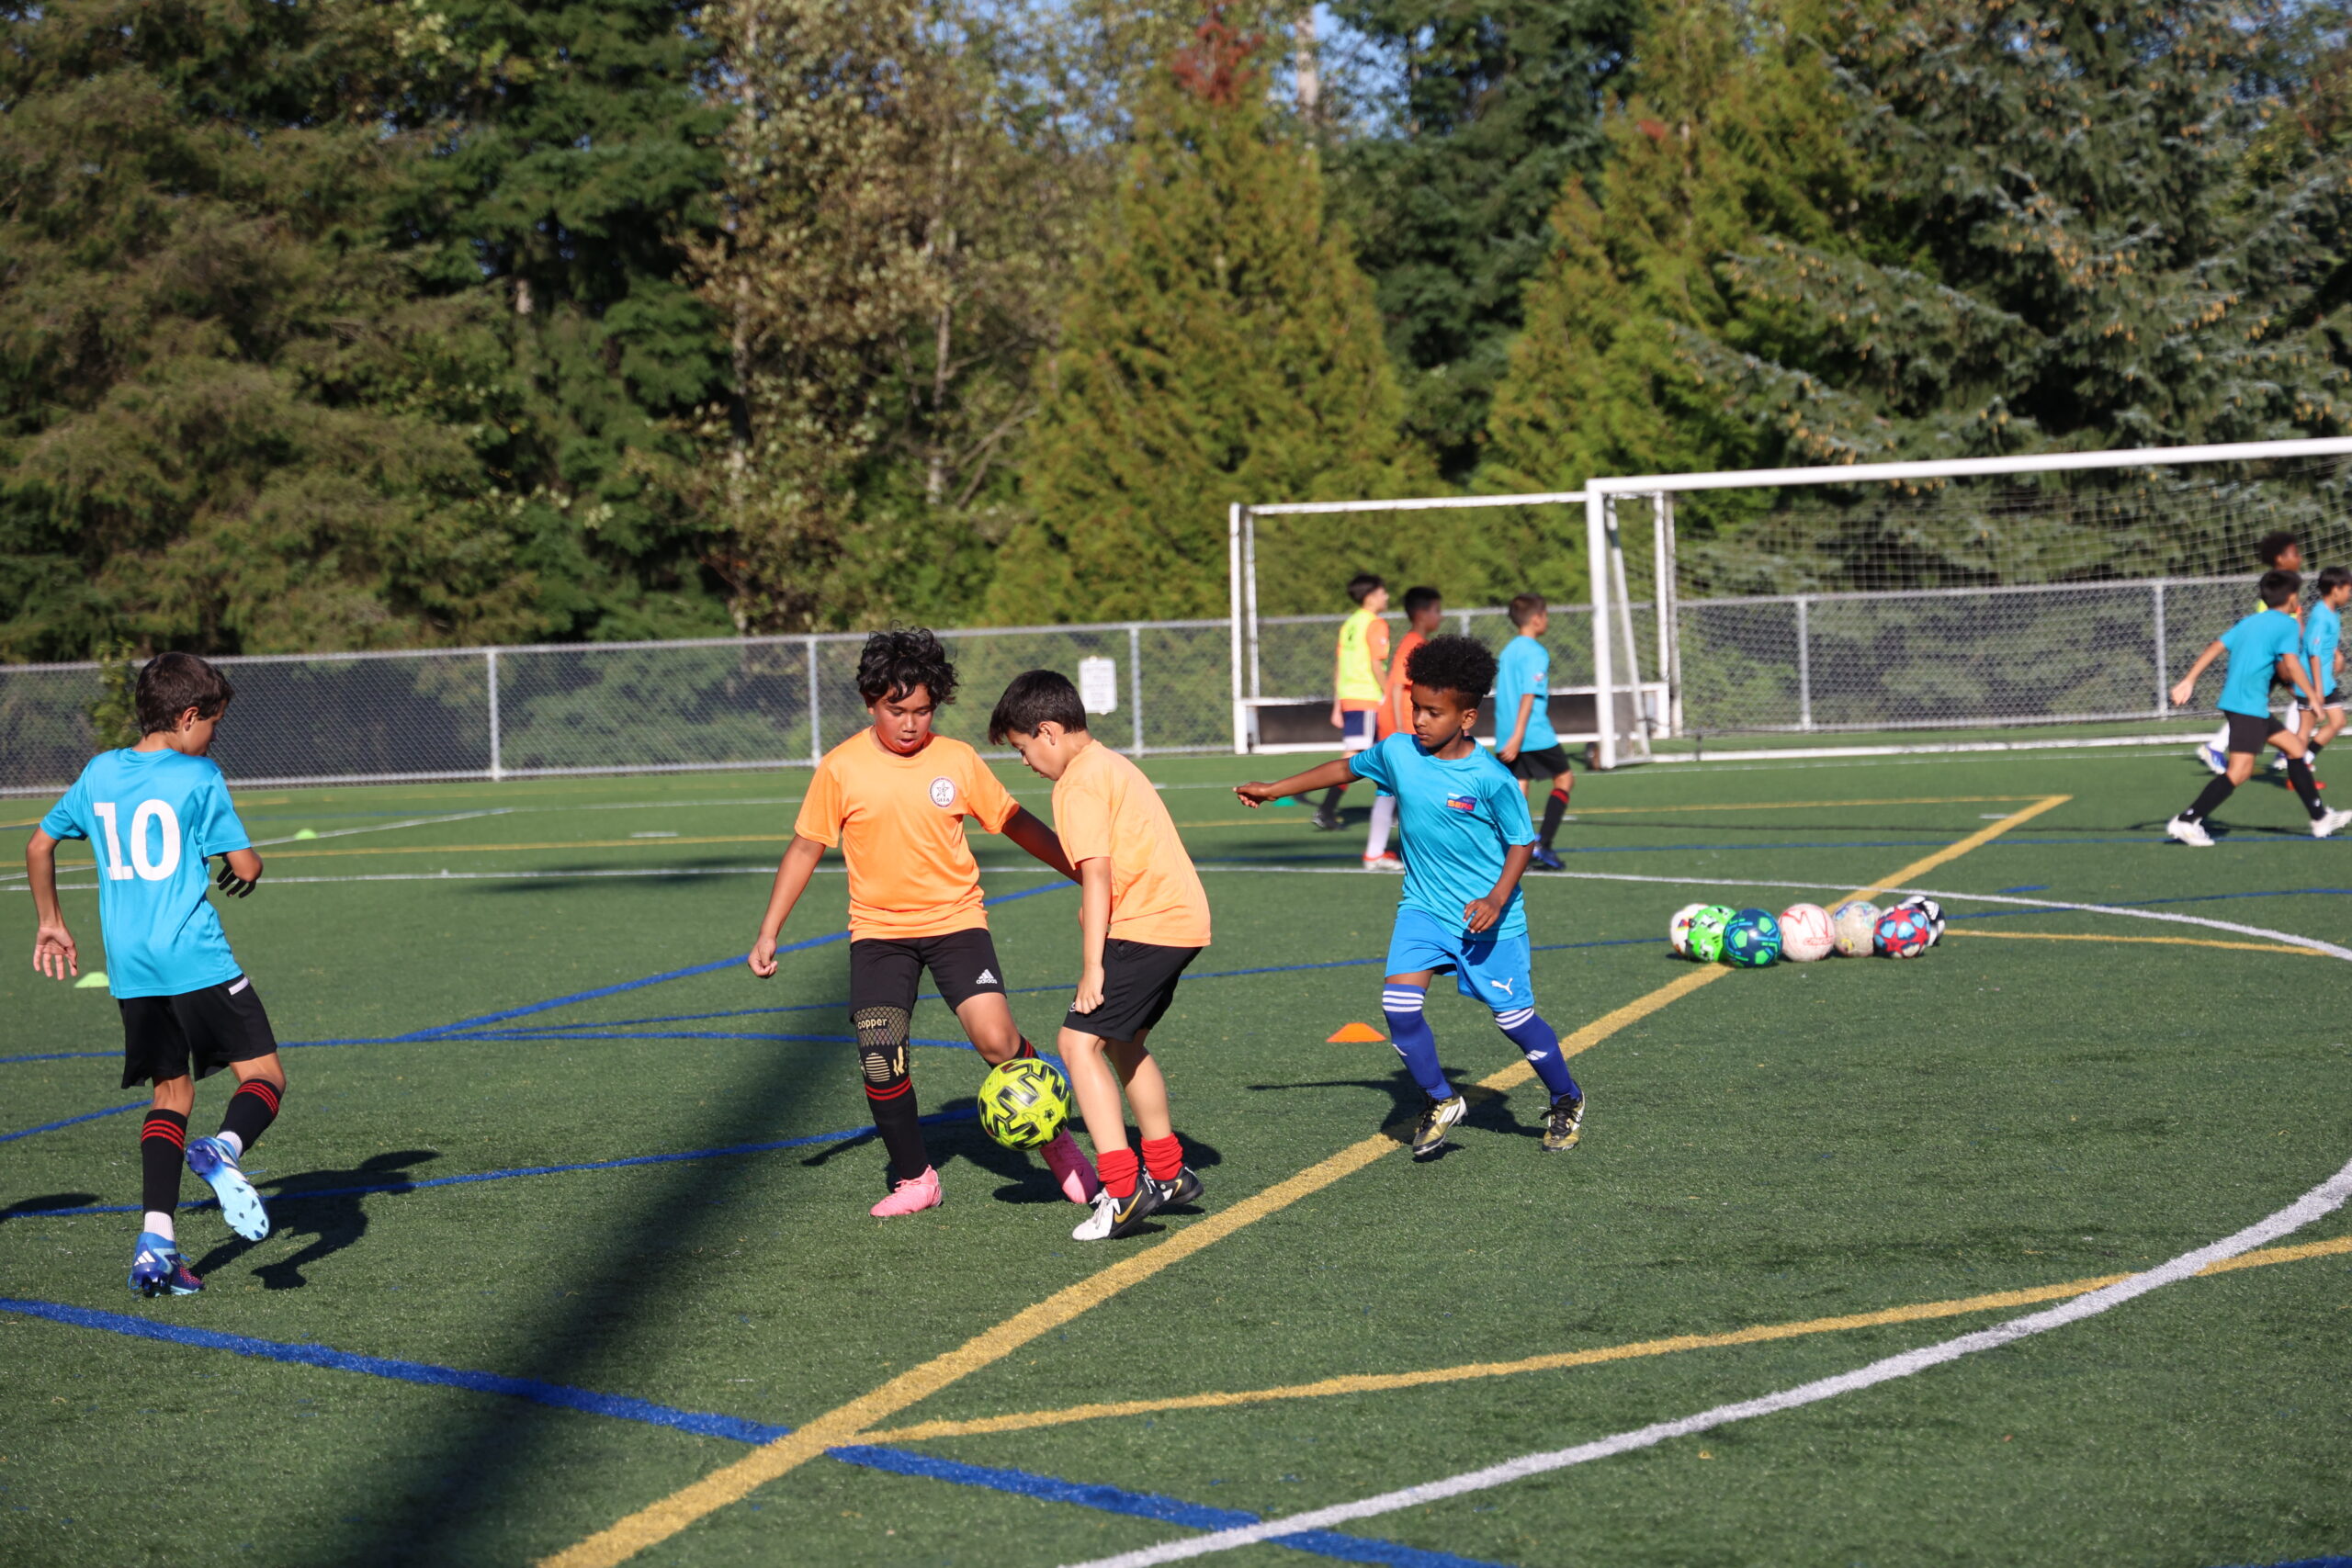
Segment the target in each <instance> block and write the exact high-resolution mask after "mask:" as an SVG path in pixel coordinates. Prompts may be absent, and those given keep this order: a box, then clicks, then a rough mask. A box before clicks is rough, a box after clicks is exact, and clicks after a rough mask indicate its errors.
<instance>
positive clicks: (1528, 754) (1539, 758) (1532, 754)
mask: <svg viewBox="0 0 2352 1568" xmlns="http://www.w3.org/2000/svg"><path fill="white" fill-rule="evenodd" d="M1504 739H1510V737H1508V736H1506V737H1504ZM1509 766H1510V773H1511V777H1513V778H1518V779H1556V778H1558V777H1559V776H1560V775H1561V774H1562V773H1566V772H1567V771H1568V754H1567V752H1566V750H1564V749H1563V748H1561V747H1559V746H1557V745H1553V746H1546V747H1544V750H1541V751H1521V753H1520V754H1519V756H1518V757H1517V758H1516V759H1515V760H1513V761H1511V762H1510V764H1509Z"/></svg>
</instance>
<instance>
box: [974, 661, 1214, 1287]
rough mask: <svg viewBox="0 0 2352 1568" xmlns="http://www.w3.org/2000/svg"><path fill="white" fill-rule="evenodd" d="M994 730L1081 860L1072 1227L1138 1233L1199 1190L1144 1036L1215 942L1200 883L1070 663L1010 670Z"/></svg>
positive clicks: (1066, 1040) (1070, 1040)
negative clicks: (1092, 1180) (1132, 1126)
mask: <svg viewBox="0 0 2352 1568" xmlns="http://www.w3.org/2000/svg"><path fill="white" fill-rule="evenodd" d="M989 739H990V740H991V741H1006V740H1009V741H1011V742H1012V748H1013V750H1016V751H1018V752H1020V753H1021V760H1022V761H1024V762H1026V763H1028V764H1029V766H1030V767H1031V768H1032V769H1034V770H1035V771H1036V772H1037V773H1041V774H1043V775H1044V776H1045V777H1046V778H1049V779H1051V780H1053V781H1054V822H1055V824H1056V826H1057V828H1058V829H1059V830H1060V833H1061V843H1062V849H1063V850H1064V852H1066V853H1068V854H1069V858H1070V862H1071V863H1072V864H1074V865H1075V866H1077V868H1078V886H1079V940H1080V951H1081V953H1082V956H1083V967H1082V968H1081V969H1080V974H1079V980H1078V996H1077V998H1075V999H1074V1001H1073V1002H1072V1003H1071V1006H1070V1010H1069V1017H1068V1018H1067V1019H1065V1020H1064V1021H1063V1022H1062V1032H1061V1039H1060V1042H1059V1044H1060V1049H1061V1055H1062V1060H1063V1061H1064V1062H1066V1063H1068V1064H1069V1077H1070V1087H1071V1089H1074V1090H1075V1091H1076V1092H1077V1096H1078V1109H1079V1112H1080V1114H1081V1115H1083V1116H1084V1117H1085V1118H1086V1134H1087V1136H1088V1137H1089V1138H1091V1139H1092V1140H1093V1143H1094V1159H1095V1163H1096V1164H1097V1165H1098V1166H1099V1167H1101V1168H1102V1172H1103V1191H1102V1193H1101V1195H1100V1196H1098V1197H1097V1198H1096V1199H1095V1200H1094V1213H1093V1214H1092V1216H1091V1217H1090V1218H1089V1219H1087V1220H1086V1221H1085V1222H1084V1223H1083V1224H1080V1226H1079V1227H1078V1228H1077V1229H1076V1230H1074V1231H1072V1232H1071V1233H1070V1235H1071V1237H1072V1239H1074V1240H1077V1241H1103V1240H1106V1239H1108V1238H1111V1237H1114V1236H1124V1235H1134V1234H1135V1233H1136V1231H1137V1230H1139V1229H1141V1228H1142V1225H1143V1222H1144V1221H1145V1220H1146V1219H1148V1218H1149V1217H1150V1216H1151V1215H1152V1214H1154V1213H1158V1212H1159V1211H1160V1210H1162V1209H1168V1208H1174V1207H1177V1206H1179V1205H1182V1204H1190V1203H1195V1202H1197V1201H1199V1200H1200V1196H1201V1179H1200V1178H1199V1177H1198V1176H1195V1175H1194V1174H1193V1171H1192V1170H1191V1168H1188V1167H1187V1166H1186V1165H1185V1164H1184V1146H1183V1145H1182V1144H1181V1143H1180V1142H1178V1141H1177V1137H1176V1127H1175V1122H1173V1120H1172V1119H1171V1118H1170V1114H1169V1110H1168V1080H1167V1079H1166V1078H1165V1077H1161V1076H1160V1071H1159V1063H1158V1062H1155V1061H1154V1060H1152V1056H1151V1052H1150V1051H1149V1050H1148V1048H1147V1047H1146V1045H1145V1043H1144V1042H1145V1040H1146V1038H1147V1037H1148V1036H1149V1034H1150V1033H1151V1031H1152V1027H1153V1025H1155V1024H1157V1023H1158V1022H1159V1021H1160V1019H1161V1018H1162V1017H1164V1016H1165V1015H1166V1014H1167V1011H1168V1004H1169V1003H1170V1001H1172V1000H1174V999H1175V996H1176V981H1177V979H1178V977H1179V976H1182V974H1183V973H1184V966H1185V965H1186V964H1190V963H1192V962H1193V959H1195V958H1197V957H1199V956H1200V953H1201V949H1203V948H1204V947H1206V946H1208V944H1209V897H1208V894H1207V892H1206V891H1205V890H1204V889H1203V888H1202V886H1201V874H1200V873H1199V872H1197V871H1195V870H1193V858H1192V856H1190V855H1188V854H1186V853H1185V852H1184V840H1182V839H1180V838H1178V837H1177V836H1176V824H1175V822H1174V821H1172V820H1171V819H1170V817H1169V815H1168V807H1167V806H1166V805H1165V804H1164V803H1162V801H1161V800H1160V798H1159V791H1158V790H1156V789H1154V788H1153V787H1152V784H1151V781H1150V780H1149V779H1148V778H1146V777H1145V776H1144V773H1143V770H1142V769H1141V768H1138V767H1136V765H1135V764H1134V763H1133V762H1131V761H1128V760H1127V759H1126V758H1125V757H1122V756H1121V755H1119V753H1117V752H1116V751H1114V750H1111V749H1110V748H1109V747H1108V746H1104V745H1101V744H1099V743H1098V742H1097V741H1096V740H1095V739H1094V738H1093V737H1092V736H1091V735H1090V734H1088V733H1087V730H1086V708H1085V706H1084V705H1082V704H1081V703H1080V701H1079V696H1078V688H1077V687H1075V686H1073V685H1071V684H1070V683H1069V678H1068V677H1067V676H1064V675H1061V674H1058V673H1057V672H1056V671H1051V670H1032V671H1028V672H1026V673H1025V674H1021V675H1016V676H1014V677H1013V678H1012V684H1011V685H1009V686H1007V687H1005V689H1004V695H1003V696H1001V697H1000V698H999V699H998V700H997V705H996V711H995V712H994V713H993V714H991V715H989ZM1123 1088H1124V1089H1125V1092H1126V1103H1127V1105H1129V1106H1132V1107H1133V1108H1134V1110H1135V1113H1136V1131H1138V1132H1139V1133H1141V1134H1143V1161H1142V1164H1143V1168H1142V1170H1141V1171H1138V1170H1137V1169H1136V1155H1135V1153H1134V1151H1132V1150H1130V1149H1129V1148H1128V1147H1127V1118H1126V1112H1125V1110H1124V1109H1122V1108H1121V1106H1120V1103H1119V1097H1120V1090H1121V1089H1123Z"/></svg>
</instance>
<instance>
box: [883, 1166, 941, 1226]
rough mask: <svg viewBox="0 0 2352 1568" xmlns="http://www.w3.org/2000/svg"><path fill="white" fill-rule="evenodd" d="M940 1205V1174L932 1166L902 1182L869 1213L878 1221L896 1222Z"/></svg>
mask: <svg viewBox="0 0 2352 1568" xmlns="http://www.w3.org/2000/svg"><path fill="white" fill-rule="evenodd" d="M939 1204H940V1196H939V1172H938V1171H936V1170H934V1169H933V1168H931V1167H930V1166H925V1167H923V1168H922V1175H921V1176H918V1177H916V1178H915V1179H913V1180H911V1181H901V1182H899V1185H898V1186H897V1187H896V1188H894V1189H892V1190H891V1193H890V1195H889V1196H888V1198H885V1199H883V1200H882V1201H880V1202H879V1203H876V1204H875V1205H874V1207H873V1208H872V1209H870V1210H868V1211H867V1213H871V1214H872V1215H873V1216H874V1217H875V1218H876V1219H877V1220H895V1219H897V1218H898V1217H899V1215H901V1214H919V1213H922V1212H923V1211H924V1210H925V1209H936V1208H938V1207H939Z"/></svg>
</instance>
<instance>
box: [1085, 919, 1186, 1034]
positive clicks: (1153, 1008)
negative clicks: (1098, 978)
mask: <svg viewBox="0 0 2352 1568" xmlns="http://www.w3.org/2000/svg"><path fill="white" fill-rule="evenodd" d="M1200 955H1201V950H1200V949H1199V948H1197V947H1157V946H1154V945H1153V944H1152V943H1150V942H1128V941H1126V940H1125V938H1123V937H1115V936H1114V937H1113V938H1111V939H1110V940H1109V941H1108V942H1104V943H1103V1000H1102V1003H1101V1005H1100V1006H1098V1007H1096V1008H1095V1010H1093V1011H1092V1012H1080V1011H1079V1010H1077V1009H1076V1008H1072V1009H1071V1010H1070V1011H1069V1017H1067V1018H1065V1019H1063V1020H1062V1027H1063V1028H1065V1029H1075V1030H1077V1031H1078V1032H1080V1034H1093V1035H1099V1036H1100V1037H1102V1038H1103V1039H1104V1040H1133V1039H1134V1038H1135V1037H1136V1035H1138V1034H1141V1033H1142V1032H1144V1031H1145V1030H1147V1029H1149V1028H1150V1027H1151V1026H1152V1025H1153V1024H1155V1023H1158V1022H1159V1021H1160V1020H1161V1019H1162V1018H1164V1017H1165V1016H1167V1012H1168V1004H1169V1003H1170V1002H1172V1001H1174V1000H1175V999H1176V982H1177V981H1178V980H1179V979H1180V978H1182V976H1183V973H1184V966H1185V965H1186V964H1190V963H1192V962H1193V959H1195V958H1198V957H1199V956H1200Z"/></svg>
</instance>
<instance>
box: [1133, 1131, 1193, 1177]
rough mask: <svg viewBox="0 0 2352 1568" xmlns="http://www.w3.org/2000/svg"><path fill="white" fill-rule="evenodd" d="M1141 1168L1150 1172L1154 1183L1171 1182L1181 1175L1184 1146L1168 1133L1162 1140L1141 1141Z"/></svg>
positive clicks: (1147, 1139) (1149, 1139)
mask: <svg viewBox="0 0 2352 1568" xmlns="http://www.w3.org/2000/svg"><path fill="white" fill-rule="evenodd" d="M1143 1168H1145V1169H1146V1170H1148V1171H1149V1172H1151V1179H1153V1180H1154V1181H1173V1180H1175V1179H1177V1177H1179V1176H1181V1175H1182V1174H1183V1170H1184V1145H1182V1144H1181V1143H1179V1142H1177V1141H1176V1134H1173V1133H1170V1134H1168V1136H1166V1137H1164V1138H1146V1139H1145V1140H1144V1141H1143Z"/></svg>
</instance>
